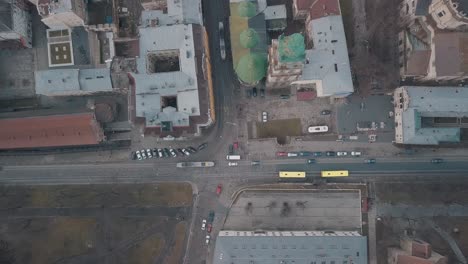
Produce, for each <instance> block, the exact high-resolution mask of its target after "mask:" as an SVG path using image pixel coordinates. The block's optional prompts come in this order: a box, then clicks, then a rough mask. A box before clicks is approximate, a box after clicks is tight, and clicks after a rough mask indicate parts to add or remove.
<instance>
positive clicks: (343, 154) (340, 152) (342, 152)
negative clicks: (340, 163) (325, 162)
mask: <svg viewBox="0 0 468 264" xmlns="http://www.w3.org/2000/svg"><path fill="white" fill-rule="evenodd" d="M336 155H337V156H338V157H344V156H348V152H346V151H338V152H336Z"/></svg>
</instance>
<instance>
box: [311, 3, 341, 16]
mask: <svg viewBox="0 0 468 264" xmlns="http://www.w3.org/2000/svg"><path fill="white" fill-rule="evenodd" d="M333 15H341V11H340V3H339V2H338V0H317V1H315V3H314V5H313V6H312V7H311V8H310V19H318V18H322V17H326V16H333Z"/></svg>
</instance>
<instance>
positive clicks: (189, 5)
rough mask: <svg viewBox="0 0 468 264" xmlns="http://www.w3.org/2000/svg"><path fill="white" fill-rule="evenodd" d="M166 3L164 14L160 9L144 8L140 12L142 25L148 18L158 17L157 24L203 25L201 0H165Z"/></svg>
mask: <svg viewBox="0 0 468 264" xmlns="http://www.w3.org/2000/svg"><path fill="white" fill-rule="evenodd" d="M166 3H167V13H166V14H165V13H164V12H163V11H162V10H144V11H143V12H142V14H141V19H142V25H143V26H145V25H146V24H147V22H146V20H147V19H148V18H150V19H155V18H157V19H159V25H174V24H198V25H203V16H202V12H201V0H167V2H166ZM146 26H147V25H146Z"/></svg>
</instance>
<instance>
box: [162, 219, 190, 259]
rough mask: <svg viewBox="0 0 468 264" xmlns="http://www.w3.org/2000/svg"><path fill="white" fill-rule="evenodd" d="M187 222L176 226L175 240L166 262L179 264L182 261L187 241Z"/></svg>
mask: <svg viewBox="0 0 468 264" xmlns="http://www.w3.org/2000/svg"><path fill="white" fill-rule="evenodd" d="M186 225H187V224H186V223H185V222H180V223H178V224H177V225H176V227H175V232H174V234H175V235H174V237H175V241H174V244H173V245H172V249H171V251H170V253H169V255H168V256H167V257H166V259H165V261H164V263H167V264H178V263H182V256H183V255H182V254H183V252H184V248H183V247H184V244H185V243H184V241H185V233H186Z"/></svg>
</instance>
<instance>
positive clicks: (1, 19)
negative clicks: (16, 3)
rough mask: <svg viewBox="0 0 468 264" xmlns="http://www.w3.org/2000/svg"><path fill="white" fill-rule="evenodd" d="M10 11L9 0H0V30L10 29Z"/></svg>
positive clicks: (11, 23) (11, 22)
mask: <svg viewBox="0 0 468 264" xmlns="http://www.w3.org/2000/svg"><path fill="white" fill-rule="evenodd" d="M12 12H13V8H12V6H11V0H0V32H3V31H11V30H12V28H13V19H12V16H11V14H12Z"/></svg>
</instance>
